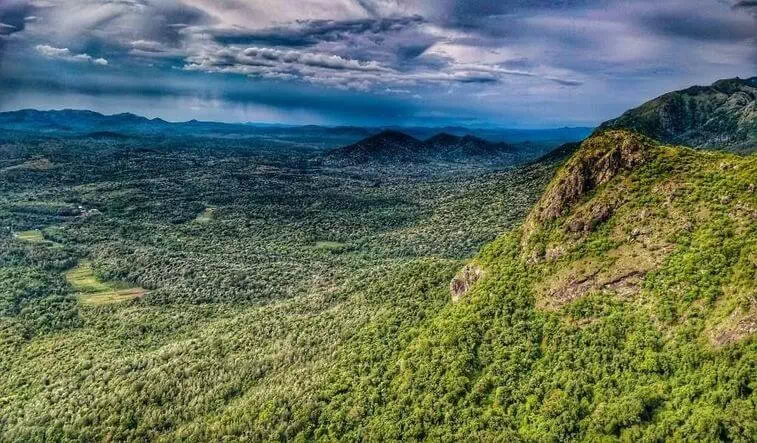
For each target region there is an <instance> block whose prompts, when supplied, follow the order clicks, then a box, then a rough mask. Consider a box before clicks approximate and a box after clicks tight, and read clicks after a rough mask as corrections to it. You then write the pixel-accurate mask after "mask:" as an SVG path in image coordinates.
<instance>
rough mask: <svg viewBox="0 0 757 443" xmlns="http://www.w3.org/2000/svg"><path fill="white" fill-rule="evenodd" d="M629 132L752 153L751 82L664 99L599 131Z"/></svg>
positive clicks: (756, 100) (756, 82) (755, 104)
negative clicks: (616, 130)
mask: <svg viewBox="0 0 757 443" xmlns="http://www.w3.org/2000/svg"><path fill="white" fill-rule="evenodd" d="M610 128H615V129H630V130H632V131H636V132H640V133H642V134H645V135H647V136H649V137H652V138H654V139H655V140H660V141H662V142H665V143H672V144H682V145H686V146H692V147H697V148H704V149H723V150H727V151H731V152H741V153H749V152H755V149H757V148H755V147H757V77H752V78H749V79H740V78H734V79H726V80H719V81H717V82H715V83H713V84H712V85H711V86H693V87H691V88H688V89H684V90H682V91H675V92H670V93H667V94H665V95H663V96H661V97H658V98H656V99H654V100H650V101H649V102H647V103H644V104H643V105H641V106H639V107H638V108H635V109H631V110H629V111H628V112H626V113H625V114H623V115H622V116H620V117H618V118H617V119H615V120H610V121H608V122H606V123H604V124H602V126H601V127H600V130H604V129H610Z"/></svg>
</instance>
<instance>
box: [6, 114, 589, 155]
mask: <svg viewBox="0 0 757 443" xmlns="http://www.w3.org/2000/svg"><path fill="white" fill-rule="evenodd" d="M386 130H394V131H402V132H405V133H407V134H410V135H412V136H413V137H415V138H419V139H424V140H425V139H427V138H429V137H432V136H434V135H436V134H439V133H447V134H450V135H454V136H458V137H464V136H466V135H471V134H473V133H475V134H476V135H477V136H479V137H483V138H486V139H489V140H494V141H498V142H507V143H523V142H526V141H530V142H534V143H541V142H549V143H551V144H552V145H554V146H556V145H558V144H560V143H564V142H568V141H575V140H582V139H583V138H585V137H586V136H587V135H589V134H590V133H591V131H592V130H593V128H583V127H579V128H555V129H508V128H484V129H470V128H464V127H459V126H450V127H441V128H439V127H402V128H400V127H358V126H335V127H330V126H316V125H305V126H289V125H267V124H244V123H219V122H203V121H197V120H191V121H187V122H177V123H174V122H168V121H165V120H162V119H159V118H155V119H148V118H145V117H141V116H138V115H134V114H129V113H125V114H116V115H103V114H100V113H97V112H92V111H82V110H72V109H66V110H60V111H38V110H33V109H26V110H21V111H12V112H4V113H0V131H12V132H16V133H21V134H35V135H42V136H54V137H58V136H73V137H96V138H114V139H117V138H123V137H126V136H160V137H165V136H194V137H226V138H255V139H258V141H264V142H271V143H281V144H300V145H303V146H305V145H306V146H308V147H311V148H335V147H339V146H345V145H349V144H352V143H355V142H357V141H359V140H361V139H364V138H366V137H370V136H373V135H376V134H379V133H381V132H382V131H386Z"/></svg>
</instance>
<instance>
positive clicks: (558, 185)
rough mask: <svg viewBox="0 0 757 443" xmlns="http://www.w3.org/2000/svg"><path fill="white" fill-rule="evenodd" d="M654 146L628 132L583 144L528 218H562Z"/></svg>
mask: <svg viewBox="0 0 757 443" xmlns="http://www.w3.org/2000/svg"><path fill="white" fill-rule="evenodd" d="M655 146H657V145H656V143H655V142H654V141H652V140H650V139H649V138H647V137H644V136H641V135H638V134H634V133H631V132H628V131H608V132H605V133H602V134H599V135H595V136H593V137H591V138H589V139H588V140H586V141H585V142H584V143H583V144H582V145H581V149H580V150H579V151H578V152H577V153H576V155H574V156H573V157H572V158H571V159H570V160H569V161H568V162H567V163H566V164H565V166H563V168H562V170H561V171H560V172H559V173H558V175H557V176H556V177H555V179H554V180H553V181H552V184H551V185H550V187H549V188H548V189H547V191H546V192H545V194H544V196H543V197H542V198H541V200H540V201H539V203H538V204H537V205H536V207H535V208H534V210H533V211H532V212H531V215H530V216H529V218H530V219H532V220H533V221H535V222H537V223H543V222H545V221H549V220H552V219H555V218H557V217H560V216H563V215H565V214H566V213H567V211H568V209H570V207H571V206H572V205H573V204H575V203H576V202H578V201H580V200H581V199H582V198H583V197H584V196H585V195H586V194H587V193H588V192H590V191H592V190H593V189H595V188H597V187H598V186H601V185H603V184H605V183H607V182H608V181H610V180H611V179H612V178H613V177H615V176H617V175H618V174H619V173H620V172H622V171H626V170H629V169H632V168H634V167H636V166H638V165H639V164H641V163H642V162H643V161H644V160H645V159H646V158H647V157H648V155H649V153H650V152H651V151H652V150H653V149H654V147H655Z"/></svg>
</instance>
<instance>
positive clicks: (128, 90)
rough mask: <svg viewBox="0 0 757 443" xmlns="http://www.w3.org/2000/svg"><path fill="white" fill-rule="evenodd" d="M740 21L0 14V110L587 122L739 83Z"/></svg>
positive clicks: (391, 3)
mask: <svg viewBox="0 0 757 443" xmlns="http://www.w3.org/2000/svg"><path fill="white" fill-rule="evenodd" d="M756 17H757V2H754V1H752V0H741V1H727V0H664V1H658V0H638V1H625V0H623V1H610V0H528V1H526V0H500V1H492V0H468V1H455V0H406V1H398V0H291V1H288V2H272V1H270V0H235V1H229V2H218V1H214V0H56V1H49V0H5V1H3V2H2V3H0V107H2V108H5V109H9V108H11V107H13V106H18V103H20V102H23V94H28V96H29V97H31V96H35V97H49V98H48V99H47V100H49V104H48V107H65V106H68V105H72V103H69V102H66V100H69V99H67V98H65V97H70V96H73V95H75V96H76V97H78V98H77V100H82V102H84V103H86V104H87V106H89V107H93V108H98V106H100V105H99V104H101V103H102V104H103V105H102V106H105V105H104V103H106V102H108V100H111V99H110V97H113V96H115V95H118V96H119V97H121V98H123V97H125V96H126V97H128V96H131V97H133V99H134V100H132V101H130V103H135V105H134V106H135V108H134V109H123V111H132V112H136V113H147V114H149V112H150V111H152V110H154V109H155V108H154V107H151V106H150V101H151V100H153V101H154V100H157V97H161V96H165V97H166V98H170V99H171V100H183V102H186V103H193V105H192V108H191V112H194V113H196V114H197V117H202V116H203V115H209V114H207V112H210V111H207V109H211V108H212V109H214V111H213V112H214V114H213V115H214V116H217V115H219V114H220V115H223V114H222V112H221V111H219V109H224V106H228V107H229V108H228V109H229V113H228V117H227V118H225V119H227V120H238V119H245V118H250V117H251V118H254V117H255V114H253V115H252V116H243V114H240V112H239V111H238V109H239V107H240V106H249V107H250V108H254V107H256V106H262V107H265V109H266V110H267V111H266V114H265V115H273V116H276V118H279V119H281V120H282V121H287V122H289V123H296V122H297V121H296V119H297V118H302V117H303V116H304V115H307V116H308V117H307V120H308V121H328V122H334V123H343V122H348V123H361V122H371V123H375V122H382V121H384V122H386V123H392V124H402V123H403V122H406V121H411V120H412V121H413V122H414V123H416V124H417V123H418V122H423V121H426V122H427V123H429V124H434V123H435V122H439V121H442V120H443V121H445V122H448V121H449V120H452V121H454V120H455V118H458V119H459V120H460V121H466V122H470V121H471V118H473V119H474V120H475V121H476V122H478V123H479V124H487V125H490V124H499V125H509V126H545V125H558V124H559V125H563V124H587V125H588V124H596V123H597V122H599V121H602V120H604V119H606V118H610V117H613V116H614V115H615V114H617V113H619V112H621V111H622V110H624V109H626V108H628V107H630V106H632V105H634V104H637V103H638V102H640V101H643V100H644V99H647V98H651V97H653V96H655V95H658V94H660V93H662V92H665V91H668V90H671V89H676V88H679V87H685V86H688V85H690V84H707V83H711V82H712V81H714V80H716V79H718V78H723V77H732V76H737V75H740V76H751V75H754V73H755V71H757V70H756V69H755V68H757V19H756ZM53 72H55V73H57V74H56V75H52V76H51V75H50V74H51V73H53ZM106 73H107V76H108V81H107V82H101V81H100V80H98V79H100V78H101V76H102V75H104V74H106ZM187 84H191V85H192V86H191V87H179V86H177V85H187ZM100 85H103V87H100ZM106 86H107V87H106ZM50 90H55V91H58V93H56V94H45V93H44V91H48V92H49V91H50ZM146 90H149V91H150V94H145V93H144V91H146ZM262 90H265V91H269V93H267V94H262V93H261V92H260V91H262ZM161 91H163V92H161ZM235 91H236V92H237V93H235ZM251 91H257V92H251ZM270 91H272V92H270ZM67 92H68V93H70V94H67ZM72 94H73V95H72ZM272 95H276V96H279V97H281V99H280V100H275V99H273V98H271V96H272ZM11 96H12V97H13V99H12V100H11V99H9V98H8V97H11ZM2 97H5V98H6V100H5V101H2V100H3V98H2ZM347 97H349V100H348V99H347ZM290 98H292V100H290ZM378 98H381V100H378ZM330 100H333V101H330ZM77 103H78V102H77ZM345 103H350V109H351V110H350V112H342V107H344V106H345V105H344V104H345ZM378 103H381V105H380V106H379V105H378ZM358 104H360V105H358ZM140 108H142V109H140ZM232 108H233V109H235V110H234V111H232V110H231V109H232ZM271 110H273V111H271ZM295 110H296V111H297V112H294V111H295ZM269 111H271V112H269ZM289 111H292V112H289ZM191 112H190V111H189V110H181V111H178V110H177V111H171V110H170V109H169V110H168V111H166V112H165V114H164V115H163V114H161V115H160V116H163V117H166V118H169V119H170V118H182V117H185V116H188V115H191ZM204 112H205V113H206V114H203V113H204ZM471 116H473V117H471Z"/></svg>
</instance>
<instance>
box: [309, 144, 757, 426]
mask: <svg viewBox="0 0 757 443" xmlns="http://www.w3.org/2000/svg"><path fill="white" fill-rule="evenodd" d="M624 142H629V143H639V144H638V145H637V146H636V147H630V146H629V147H628V149H629V150H630V151H636V149H642V150H644V151H645V152H644V157H645V160H644V161H643V163H642V164H640V165H637V167H635V168H633V169H630V170H624V171H620V170H618V171H616V172H617V173H616V174H614V175H613V176H612V177H610V178H609V179H608V180H607V181H605V182H604V183H602V184H600V185H598V186H597V187H596V188H594V189H591V190H588V191H587V192H586V193H585V194H584V195H582V196H581V198H579V199H577V200H575V202H573V203H572V204H571V205H569V208H568V209H567V210H566V211H565V212H563V213H561V214H560V215H558V216H557V217H556V218H555V219H553V220H552V221H548V222H546V223H545V224H540V225H537V226H535V227H532V228H531V229H532V232H530V233H528V234H526V233H524V231H522V230H516V231H514V232H512V233H510V234H507V235H505V236H503V237H501V238H500V239H498V240H497V241H496V242H494V243H492V244H491V245H489V246H487V247H486V248H484V250H483V251H482V252H481V254H479V256H478V257H477V258H476V259H475V262H476V263H477V264H478V266H481V267H482V268H483V270H484V275H485V276H484V277H483V278H482V279H481V280H480V281H479V283H478V284H477V285H476V286H475V287H474V288H473V289H472V290H471V291H470V292H469V293H468V295H467V296H466V297H465V298H463V299H462V300H461V301H460V302H459V303H457V304H451V303H450V304H448V305H446V306H445V307H444V308H443V309H442V310H441V311H440V312H439V313H438V314H437V315H436V316H435V317H434V318H431V319H429V320H428V321H426V322H424V323H423V324H422V325H420V326H419V327H418V328H416V329H414V330H406V331H403V332H402V334H401V335H402V336H403V337H410V338H408V339H407V342H406V345H404V346H402V347H401V348H400V349H394V350H393V351H391V352H390V354H389V355H390V357H389V358H388V359H387V360H384V361H383V362H382V363H381V364H380V365H379V366H380V367H381V370H380V371H376V370H375V368H376V366H377V364H374V363H372V361H373V355H375V354H374V352H375V351H374V350H373V349H370V348H368V349H366V348H364V347H363V348H361V349H365V351H363V352H362V353H352V354H350V355H349V356H348V357H346V359H345V362H344V364H343V369H342V370H341V371H342V372H341V374H338V375H336V376H335V377H334V379H333V380H332V384H331V388H330V390H326V391H325V392H324V393H323V397H322V398H323V399H324V401H326V400H325V399H327V398H328V399H331V400H330V401H329V402H328V404H326V405H325V406H324V412H320V415H319V427H318V428H317V429H316V431H315V432H314V434H313V435H314V436H319V437H328V438H337V437H338V436H343V435H345V433H346V435H348V436H349V438H364V437H366V436H370V437H371V438H376V439H391V440H394V439H397V440H405V439H432V440H437V439H451V440H460V439H466V438H467V439H470V438H474V439H479V440H485V441H488V440H497V439H502V438H504V439H507V440H513V441H565V440H578V441H581V440H590V441H595V440H600V441H604V440H608V441H612V440H618V439H619V440H623V441H661V440H670V439H672V440H695V441H719V440H726V441H752V440H753V439H754V437H755V435H757V427H756V426H757V420H756V419H757V409H756V406H755V400H757V398H756V397H755V396H756V394H755V392H754V389H755V380H757V343H756V342H755V339H754V336H753V334H754V332H755V324H756V323H757V294H756V293H755V290H756V288H757V285H755V281H756V278H757V260H756V259H755V257H757V229H756V228H757V223H755V218H757V197H756V196H755V191H754V186H755V180H756V179H757V158H755V157H754V156H752V157H747V158H743V157H737V156H733V155H727V154H715V153H701V152H696V151H693V150H691V149H687V148H678V147H670V146H659V145H656V144H654V143H649V142H646V141H644V139H643V138H639V137H638V136H636V135H634V134H630V133H622V132H621V133H618V132H615V133H605V134H600V135H598V136H597V138H596V139H593V140H589V141H587V142H585V144H584V148H583V149H585V150H586V151H590V152H586V151H579V153H578V154H576V155H577V156H579V157H580V156H584V155H587V156H589V157H591V151H594V153H596V151H595V150H597V149H601V147H602V146H604V153H605V154H610V155H611V154H612V153H613V152H616V149H617V148H618V146H617V144H618V143H621V144H622V143H624ZM572 166H575V163H574V164H570V162H569V164H568V165H566V166H565V167H564V168H563V170H562V171H561V172H559V173H558V178H559V177H560V176H562V175H564V174H566V173H570V172H571V168H572ZM554 184H555V182H553V184H552V185H551V186H550V188H551V189H553V188H554ZM549 198H550V196H549V191H547V195H546V196H545V197H544V198H543V199H542V202H544V201H545V200H548V199H549ZM608 202H613V203H612V205H611V206H610V208H611V209H609V214H607V215H606V216H605V217H604V219H602V220H600V221H599V222H598V223H596V224H595V225H589V228H588V229H585V227H586V226H587V225H586V224H585V223H580V225H581V226H582V229H579V230H577V229H575V226H576V224H575V221H576V220H585V219H586V217H587V216H590V215H591V214H596V212H595V208H597V207H605V205H607V204H608ZM537 207H538V206H537ZM537 211H538V209H537ZM524 235H528V237H527V238H526V239H524ZM373 328H374V330H375V328H379V326H378V325H375V326H373ZM348 411H349V412H348Z"/></svg>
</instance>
